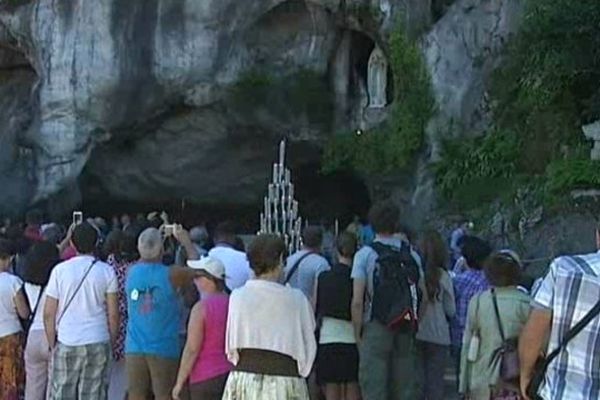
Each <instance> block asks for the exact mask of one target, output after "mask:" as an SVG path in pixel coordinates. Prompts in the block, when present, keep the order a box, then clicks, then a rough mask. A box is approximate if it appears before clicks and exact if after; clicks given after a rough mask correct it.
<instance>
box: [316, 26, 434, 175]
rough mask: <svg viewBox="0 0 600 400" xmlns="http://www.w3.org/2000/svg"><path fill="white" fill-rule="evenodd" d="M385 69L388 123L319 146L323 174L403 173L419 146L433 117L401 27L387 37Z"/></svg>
mask: <svg viewBox="0 0 600 400" xmlns="http://www.w3.org/2000/svg"><path fill="white" fill-rule="evenodd" d="M390 65H391V69H392V71H393V75H394V82H393V83H394V102H393V103H392V105H391V106H390V107H391V111H390V116H389V118H388V120H387V121H386V123H385V124H384V125H383V126H380V127H379V128H377V129H375V130H373V131H369V132H364V133H363V134H361V135H357V134H354V133H341V134H338V135H335V136H333V137H332V138H331V140H330V141H329V142H328V143H327V144H326V146H325V152H324V157H323V170H324V172H332V171H335V170H339V169H347V168H350V169H355V170H358V171H361V172H366V173H376V172H389V171H391V170H394V169H401V168H405V167H407V166H408V165H409V164H410V163H411V162H412V161H413V159H414V157H415V155H416V154H417V153H418V151H419V150H420V149H421V147H422V146H423V142H424V132H425V125H426V123H427V122H428V121H429V119H430V117H431V115H432V111H433V96H432V94H431V86H430V80H429V75H428V74H427V70H426V68H425V65H424V62H423V58H422V55H421V52H420V50H419V48H418V46H417V44H416V43H414V42H412V41H410V40H409V39H408V38H407V37H406V35H405V33H404V29H403V28H402V27H399V28H398V29H397V30H396V31H395V32H394V34H393V35H392V37H391V42H390Z"/></svg>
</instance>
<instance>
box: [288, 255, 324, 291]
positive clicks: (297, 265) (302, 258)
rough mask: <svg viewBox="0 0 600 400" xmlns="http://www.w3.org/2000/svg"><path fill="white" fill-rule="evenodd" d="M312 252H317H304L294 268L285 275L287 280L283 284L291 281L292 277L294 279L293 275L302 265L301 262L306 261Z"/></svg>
mask: <svg viewBox="0 0 600 400" xmlns="http://www.w3.org/2000/svg"><path fill="white" fill-rule="evenodd" d="M311 254H317V253H315V252H314V251H309V252H308V253H306V254H304V255H303V256H302V257H300V258H299V259H298V260H297V261H296V262H295V263H294V265H293V266H292V268H291V269H290V272H289V273H288V274H287V276H286V277H285V280H284V281H283V285H284V286H285V285H287V284H288V282H289V281H290V279H292V276H294V274H295V273H296V271H298V267H300V263H301V262H302V261H304V260H305V259H306V258H307V257H308V256H310V255H311Z"/></svg>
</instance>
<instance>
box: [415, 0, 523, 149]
mask: <svg viewBox="0 0 600 400" xmlns="http://www.w3.org/2000/svg"><path fill="white" fill-rule="evenodd" d="M521 9H522V2H521V1H519V0H485V1H482V0H459V1H457V2H456V3H454V4H453V5H452V6H451V7H450V9H449V10H448V11H447V13H446V14H445V15H444V16H443V17H442V19H440V20H439V21H438V22H437V23H436V24H435V25H434V26H433V29H432V30H431V31H430V32H429V33H428V34H426V35H425V37H424V39H423V42H422V48H423V52H424V54H425V59H426V60H427V66H428V68H429V73H430V75H431V79H432V87H433V92H434V96H435V99H436V103H437V107H438V114H437V116H436V118H435V120H434V121H433V123H432V124H430V126H429V129H428V130H429V137H430V140H431V141H436V140H438V138H439V137H444V136H447V135H458V134H464V133H471V134H477V133H478V132H479V133H482V132H483V131H484V130H485V129H486V128H487V127H488V126H489V123H490V120H491V114H490V113H489V104H488V98H487V97H488V96H487V95H486V84H487V81H488V79H489V76H490V73H491V72H492V71H493V70H494V68H495V67H496V66H497V65H498V62H499V60H500V55H501V52H502V49H503V48H504V45H505V43H506V42H507V40H508V39H509V38H510V37H511V35H512V34H514V33H515V32H516V31H517V29H518V27H519V25H520V19H521V18H520V16H521V14H522V10H521Z"/></svg>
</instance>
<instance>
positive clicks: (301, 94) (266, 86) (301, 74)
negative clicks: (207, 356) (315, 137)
mask: <svg viewBox="0 0 600 400" xmlns="http://www.w3.org/2000/svg"><path fill="white" fill-rule="evenodd" d="M230 95H231V96H230V99H231V102H232V104H233V105H234V107H235V108H236V110H238V111H240V112H242V113H246V114H252V113H255V112H256V111H257V110H260V109H268V110H269V111H270V112H272V113H273V114H275V115H277V116H279V117H282V118H284V119H293V118H295V117H298V116H299V115H305V116H306V117H307V118H308V120H309V121H311V122H314V123H319V124H324V125H326V124H328V123H329V122H330V121H329V118H330V117H331V115H332V113H333V112H332V111H333V100H332V97H331V91H330V90H329V88H328V86H327V81H326V79H325V78H324V77H322V76H320V75H319V74H317V73H316V72H314V71H311V70H300V71H297V72H295V73H294V74H292V75H287V76H270V75H268V74H265V73H263V72H260V71H258V70H252V71H250V72H248V73H246V74H245V75H243V76H242V78H241V79H240V80H239V81H238V82H237V83H236V84H235V85H234V87H233V88H232V90H231V93H230Z"/></svg>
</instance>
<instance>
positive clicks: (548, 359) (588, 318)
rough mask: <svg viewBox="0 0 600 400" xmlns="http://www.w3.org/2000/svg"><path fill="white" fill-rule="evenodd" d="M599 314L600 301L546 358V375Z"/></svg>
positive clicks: (544, 367)
mask: <svg viewBox="0 0 600 400" xmlns="http://www.w3.org/2000/svg"><path fill="white" fill-rule="evenodd" d="M598 314H600V300H598V302H597V303H596V304H595V305H594V307H592V309H591V310H590V311H588V313H587V314H585V316H584V317H583V318H581V320H580V321H579V322H578V323H576V324H575V326H573V327H572V328H571V329H570V330H569V331H568V332H567V334H566V335H565V337H564V338H563V340H562V341H561V343H560V345H559V346H558V347H557V348H556V349H554V350H553V351H552V352H551V353H550V354H548V357H546V359H545V360H544V364H543V366H542V371H543V372H544V373H545V372H546V369H548V366H549V365H550V363H551V362H552V361H553V360H554V359H555V358H556V357H557V356H558V355H559V354H560V352H561V351H563V350H564V349H565V347H567V344H569V342H570V341H571V339H573V338H574V337H575V336H577V335H578V334H579V332H581V331H582V330H583V328H585V327H586V326H587V325H588V324H589V323H590V322H591V321H592V320H593V319H594V318H595V317H596V316H597V315H598Z"/></svg>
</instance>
